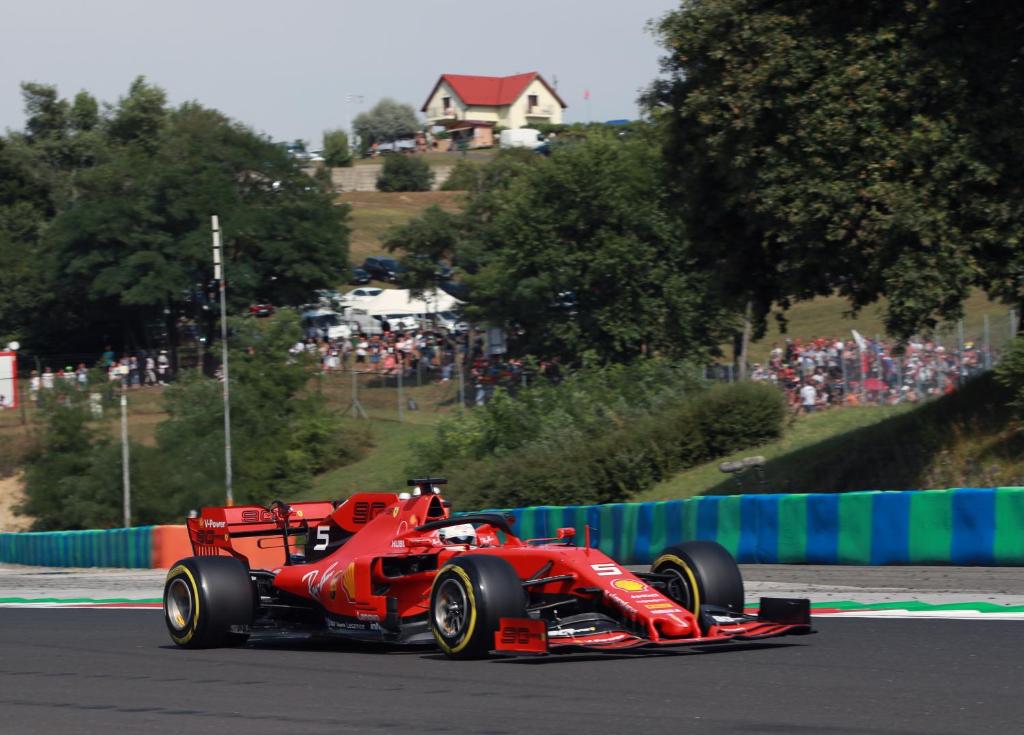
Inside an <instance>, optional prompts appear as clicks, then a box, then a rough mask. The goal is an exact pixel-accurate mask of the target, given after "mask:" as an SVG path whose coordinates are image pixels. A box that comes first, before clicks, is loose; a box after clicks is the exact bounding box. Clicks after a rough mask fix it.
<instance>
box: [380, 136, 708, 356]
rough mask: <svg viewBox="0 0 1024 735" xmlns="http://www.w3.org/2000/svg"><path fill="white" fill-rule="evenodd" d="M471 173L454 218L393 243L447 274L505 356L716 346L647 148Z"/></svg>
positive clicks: (625, 142)
mask: <svg viewBox="0 0 1024 735" xmlns="http://www.w3.org/2000/svg"><path fill="white" fill-rule="evenodd" d="M475 173H477V174H478V176H477V181H476V182H475V183H474V185H473V188H472V189H471V191H470V194H469V196H468V197H467V200H466V205H465V208H464V209H463V211H462V212H461V213H460V214H458V215H453V216H450V217H449V218H448V219H447V221H446V222H444V223H440V222H439V219H438V218H437V217H436V216H433V215H431V216H432V218H433V219H432V222H430V223H424V224H429V225H431V227H430V228H421V227H420V223H418V222H416V221H414V222H411V223H409V224H408V225H406V226H405V227H404V228H400V229H399V230H397V231H396V232H395V233H393V235H392V237H390V238H389V240H388V241H389V242H391V243H398V244H401V246H402V247H403V248H405V249H406V251H407V252H409V253H411V254H413V255H414V256H421V257H429V258H434V259H436V258H438V257H444V258H445V259H447V260H450V261H451V262H453V263H454V264H456V265H457V266H458V267H459V269H460V271H461V272H462V273H463V274H464V276H463V282H464V285H465V286H466V287H467V288H468V291H469V293H468V301H469V303H468V305H467V307H466V313H467V315H468V316H469V317H470V319H472V320H473V321H476V322H479V323H489V324H495V325H503V326H506V327H507V328H508V331H509V333H510V335H511V341H510V346H511V348H512V349H513V350H514V351H516V352H517V353H519V354H530V353H532V354H540V355H545V356H552V355H557V356H561V357H563V358H565V359H566V360H567V361H569V362H573V363H579V362H580V361H581V360H582V356H583V355H584V354H585V353H588V352H589V353H590V354H592V355H594V356H595V357H596V359H597V360H598V361H614V362H629V361H631V360H633V359H635V358H636V357H638V356H639V355H641V354H645V353H646V354H659V353H660V354H665V355H670V356H684V355H685V356H687V357H690V358H695V357H697V356H699V355H700V354H701V353H702V352H705V351H706V350H707V349H709V347H710V346H711V345H714V344H717V340H718V334H717V331H718V330H719V324H718V323H717V322H718V321H719V319H718V313H717V310H716V307H715V305H714V304H713V303H711V302H709V301H708V300H707V299H705V298H704V295H703V294H704V291H705V288H704V285H703V280H704V278H705V276H704V275H703V274H700V273H694V272H693V269H692V267H691V260H690V257H689V255H688V252H687V246H686V243H685V240H684V239H683V237H682V233H681V232H680V231H679V228H678V226H677V223H676V221H675V218H674V216H673V215H671V214H670V212H669V211H668V210H667V209H666V208H665V206H664V203H663V197H664V194H665V190H664V188H663V184H662V170H661V164H660V162H659V153H658V150H657V148H656V147H655V146H654V145H653V144H652V143H651V141H650V140H648V139H647V138H644V137H643V136H634V137H631V138H627V139H620V138H619V137H617V136H614V135H611V134H609V133H608V132H607V130H605V131H604V132H595V133H594V134H592V135H590V136H589V137H588V138H587V139H586V140H582V141H580V142H579V143H576V144H574V145H571V146H564V147H563V148H561V149H560V150H559V151H557V152H556V153H554V154H553V155H551V156H550V157H547V158H545V157H542V156H537V155H535V154H533V153H531V152H529V151H518V152H515V153H513V152H508V154H505V153H503V154H502V155H499V156H497V157H496V158H495V159H494V161H493V162H491V163H489V164H487V165H486V166H483V167H482V168H480V169H479V170H478V171H477V172H475ZM459 175H460V176H462V174H459ZM424 219H426V217H425V218H424ZM451 223H454V224H456V225H457V232H454V233H453V232H451V231H450V226H449V225H450V224H451ZM436 225H443V227H437V226H436ZM423 229H429V230H430V231H431V232H432V233H434V234H432V236H431V237H420V235H422V230H423ZM439 245H443V248H439ZM442 250H443V251H442ZM567 297H575V304H574V305H573V304H570V303H568V300H571V298H570V299H567Z"/></svg>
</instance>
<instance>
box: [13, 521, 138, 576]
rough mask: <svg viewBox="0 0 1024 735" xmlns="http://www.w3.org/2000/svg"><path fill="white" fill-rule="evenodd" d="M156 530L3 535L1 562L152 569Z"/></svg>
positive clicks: (115, 529) (119, 529)
mask: <svg viewBox="0 0 1024 735" xmlns="http://www.w3.org/2000/svg"><path fill="white" fill-rule="evenodd" d="M154 528H155V527H154V526H138V527H135V528H113V529H110V530H104V531H40V532H35V533H0V562H5V563H7V564H29V565H32V566H42V567H127V568H133V569H139V568H143V569H148V568H149V567H151V566H152V565H153V564H152V562H153V529H154Z"/></svg>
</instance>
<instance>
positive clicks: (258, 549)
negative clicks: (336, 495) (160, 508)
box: [186, 500, 336, 568]
mask: <svg viewBox="0 0 1024 735" xmlns="http://www.w3.org/2000/svg"><path fill="white" fill-rule="evenodd" d="M335 508H336V504H335V503H333V502H331V501H326V500H325V501H317V502H310V503H293V504H291V505H288V504H287V503H282V502H280V501H274V502H273V503H272V504H271V506H270V507H269V508H266V507H264V506H262V505H236V506H232V507H225V508H203V511H202V513H201V514H200V515H199V516H198V517H195V518H189V519H188V520H187V521H186V526H187V527H188V538H189V541H190V542H191V543H192V552H193V553H194V554H195V555H196V556H233V557H235V558H236V559H238V560H240V561H242V562H244V563H245V564H246V565H247V566H249V567H250V568H272V567H278V566H281V565H282V564H284V565H287V564H288V563H289V562H290V560H291V554H292V553H293V551H294V550H296V549H298V548H299V545H300V544H301V543H302V542H303V541H304V540H305V536H306V534H307V533H308V532H309V529H310V528H315V527H316V526H318V525H319V524H320V522H321V521H323V520H324V519H325V518H327V517H328V516H330V515H331V514H332V513H334V511H335Z"/></svg>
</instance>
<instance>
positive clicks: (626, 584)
mask: <svg viewBox="0 0 1024 735" xmlns="http://www.w3.org/2000/svg"><path fill="white" fill-rule="evenodd" d="M612 587H615V588H617V589H620V590H625V591H626V592H641V591H642V590H645V589H647V585H645V584H644V583H643V582H637V581H636V580H635V579H616V580H615V581H614V582H612Z"/></svg>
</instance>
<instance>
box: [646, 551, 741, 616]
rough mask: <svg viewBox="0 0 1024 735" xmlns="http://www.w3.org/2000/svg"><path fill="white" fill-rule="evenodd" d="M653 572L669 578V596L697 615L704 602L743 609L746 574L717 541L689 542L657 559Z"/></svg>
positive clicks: (729, 608) (652, 566)
mask: <svg viewBox="0 0 1024 735" xmlns="http://www.w3.org/2000/svg"><path fill="white" fill-rule="evenodd" d="M651 571H652V572H655V573H657V574H662V575H665V576H667V577H668V583H667V589H666V592H665V594H666V596H667V597H669V598H670V599H672V600H674V601H675V602H677V603H679V604H680V605H682V606H683V607H685V608H686V609H687V610H689V611H690V612H692V613H693V614H694V615H699V614H700V606H701V605H713V606H714V607H720V608H725V609H727V610H730V611H732V612H734V613H742V612H743V576H742V575H741V574H740V568H739V566H738V565H737V564H736V560H735V559H733V558H732V554H730V553H729V552H728V551H727V550H726V549H725V547H724V546H722V545H721V544H718V543H715V542H714V541H686V542H684V543H681V544H676V545H675V546H669V547H668V548H667V549H665V550H664V551H662V552H661V554H659V555H658V556H657V558H655V560H654V562H653V563H652V564H651Z"/></svg>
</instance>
